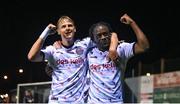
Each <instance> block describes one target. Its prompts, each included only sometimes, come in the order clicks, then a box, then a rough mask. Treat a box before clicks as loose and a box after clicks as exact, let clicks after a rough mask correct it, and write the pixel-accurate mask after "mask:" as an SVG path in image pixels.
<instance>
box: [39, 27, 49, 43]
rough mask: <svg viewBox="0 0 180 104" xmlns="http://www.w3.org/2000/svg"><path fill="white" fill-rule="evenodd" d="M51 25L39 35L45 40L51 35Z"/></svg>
mask: <svg viewBox="0 0 180 104" xmlns="http://www.w3.org/2000/svg"><path fill="white" fill-rule="evenodd" d="M49 31H50V29H49V27H46V28H45V29H44V31H43V32H42V33H41V35H40V36H39V38H41V39H42V40H45V39H46V38H47V36H48V35H49Z"/></svg>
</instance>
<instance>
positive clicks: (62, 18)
mask: <svg viewBox="0 0 180 104" xmlns="http://www.w3.org/2000/svg"><path fill="white" fill-rule="evenodd" d="M63 20H68V21H69V22H71V23H73V25H75V24H74V21H73V20H72V19H71V18H70V17H69V16H61V17H60V18H59V20H58V22H57V28H58V27H59V24H60V23H61V22H62V21H63Z"/></svg>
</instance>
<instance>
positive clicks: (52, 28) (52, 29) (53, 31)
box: [47, 24, 57, 35]
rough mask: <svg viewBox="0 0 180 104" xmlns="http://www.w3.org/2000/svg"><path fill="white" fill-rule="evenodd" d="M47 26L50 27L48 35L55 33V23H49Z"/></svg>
mask: <svg viewBox="0 0 180 104" xmlns="http://www.w3.org/2000/svg"><path fill="white" fill-rule="evenodd" d="M47 27H48V28H49V29H50V31H49V35H52V34H55V33H56V32H57V31H56V26H55V25H53V24H49V25H48V26H47Z"/></svg>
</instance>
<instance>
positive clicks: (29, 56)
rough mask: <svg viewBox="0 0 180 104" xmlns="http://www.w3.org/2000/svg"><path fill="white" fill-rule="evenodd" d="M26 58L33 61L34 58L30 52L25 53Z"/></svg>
mask: <svg viewBox="0 0 180 104" xmlns="http://www.w3.org/2000/svg"><path fill="white" fill-rule="evenodd" d="M27 58H28V60H29V61H33V60H34V56H33V55H31V54H30V53H29V54H28V55H27Z"/></svg>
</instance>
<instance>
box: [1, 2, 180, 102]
mask: <svg viewBox="0 0 180 104" xmlns="http://www.w3.org/2000/svg"><path fill="white" fill-rule="evenodd" d="M177 4H178V3H176V2H174V1H159V2H157V1H153V0H151V1H139V0H138V1H134V0H111V1H101V0H99V1H97V0H96V1H95V0H94V1H93V0H86V1H78V0H76V1H67V0H66V1H65V0H51V1H35V0H30V1H24V0H13V1H10V0H7V1H4V2H3V3H0V13H1V16H0V34H1V35H0V36H1V38H0V45H1V49H0V55H1V60H0V82H1V84H0V94H1V98H2V100H3V99H4V98H8V97H9V99H6V100H7V101H6V102H8V101H9V102H15V101H16V100H17V98H18V96H17V94H19V96H21V94H24V93H23V91H25V90H28V89H33V91H32V93H33V94H35V93H36V92H35V91H40V90H37V89H42V90H43V88H44V90H43V91H40V92H38V93H43V92H46V94H48V93H47V92H48V91H49V90H48V86H49V84H47V86H46V85H45V86H46V87H43V88H41V87H40V88H39V87H37V86H39V84H40V85H41V82H45V84H46V82H49V81H51V78H50V77H48V76H47V75H46V73H45V66H46V63H33V62H30V61H28V60H27V54H28V51H29V50H30V48H31V46H32V45H33V43H34V42H35V41H36V39H37V38H38V37H39V35H40V34H41V32H42V31H43V30H44V28H45V27H46V26H47V25H48V24H49V23H53V24H56V22H57V20H58V19H59V17H60V16H62V15H68V16H70V17H71V18H73V19H74V21H75V24H76V26H77V34H76V35H77V36H76V38H77V39H78V38H79V39H82V38H84V37H86V36H88V29H89V27H90V26H91V25H92V24H93V23H96V22H98V21H105V22H108V23H109V24H110V25H111V26H112V28H113V30H114V31H115V32H116V33H118V37H119V39H120V40H125V41H127V42H133V41H135V40H136V37H135V35H134V33H133V31H132V30H131V28H129V27H127V26H126V25H124V24H122V23H121V22H120V21H119V19H120V17H121V16H122V15H123V14H124V13H127V14H128V15H129V16H131V17H132V18H133V19H134V20H135V21H136V22H137V24H138V25H139V27H140V28H141V29H142V30H143V32H144V33H145V34H146V36H147V37H148V39H149V41H150V45H151V47H150V49H149V51H148V52H146V53H143V54H141V55H138V56H135V57H133V58H132V59H131V60H129V62H128V66H127V69H126V72H125V79H126V80H125V89H126V90H125V91H126V92H127V93H125V102H141V101H146V100H144V99H150V100H148V101H150V102H153V101H154V102H162V101H165V102H171V101H175V100H172V99H174V97H176V98H177V99H179V98H180V95H179V94H172V92H173V91H174V92H178V91H180V90H179V88H180V87H179V86H180V81H179V80H178V78H179V77H180V76H179V75H180V74H179V72H178V71H179V70H180V54H179V53H180V47H179V44H180V31H179V24H180V20H179V18H180V11H179V10H180V7H178V5H177ZM59 38H60V37H59V36H58V35H53V36H49V37H48V38H47V40H46V42H45V45H49V44H53V42H54V41H55V40H58V39H59ZM166 73H175V74H173V77H172V76H171V74H170V75H169V74H168V75H166ZM160 74H162V75H164V74H165V75H166V77H157V76H158V75H160ZM149 76H150V77H149ZM169 76H171V77H169ZM157 78H160V79H161V78H164V80H165V81H166V82H164V83H165V84H166V85H163V86H166V88H168V89H166V88H164V87H163V88H161V87H159V86H160V85H161V84H162V83H160V82H159V83H158V82H157V83H158V84H156V81H155V80H157ZM171 78H175V79H176V80H175V79H171ZM139 79H141V80H142V82H141V81H140V82H138V83H139V84H138V85H134V87H135V88H139V89H135V88H130V86H132V85H129V81H133V83H135V82H134V80H137V81H139ZM144 80H145V81H144ZM147 80H148V81H147ZM149 80H150V81H149ZM164 80H163V81H164ZM172 80H173V81H174V82H171V81H172ZM161 81H162V80H161ZM144 82H147V83H148V84H149V85H148V86H152V87H151V88H150V90H148V91H144V90H140V89H141V88H143V87H142V86H144ZM26 83H27V86H26ZM29 83H38V84H35V85H34V86H33V88H31V87H29ZM147 83H146V84H147ZM172 83H176V84H175V86H176V87H175V88H173V87H172V86H169V85H172ZM18 84H20V85H19V87H18ZM24 84H25V85H24ZM159 84H160V85H159ZM21 86H25V87H23V88H22V87H21ZM138 86H139V87H138ZM34 87H35V88H34ZM18 88H19V90H18V91H19V93H17V89H18ZM20 89H22V90H21V92H20ZM34 89H35V90H34ZM133 89H135V91H133ZM157 89H158V90H157ZM159 89H161V90H159ZM162 89H163V90H162ZM149 93H150V95H148V94H149ZM157 93H158V94H159V95H158V94H157ZM168 94H170V95H168ZM141 95H143V96H146V97H142V98H139V97H140V96H141ZM12 96H13V97H12ZM127 96H128V97H129V98H131V99H130V100H129V99H126V98H128V97H127ZM147 96H151V97H147ZM168 96H171V97H170V98H172V96H174V97H173V98H172V99H170V100H167V99H168ZM41 98H42V96H41V97H39V99H41ZM165 98H166V100H162V99H165ZM18 99H21V100H22V98H18ZM44 99H45V98H44ZM153 99H154V100H153ZM39 101H42V102H44V101H45V100H39ZM177 102H179V100H177Z"/></svg>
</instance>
